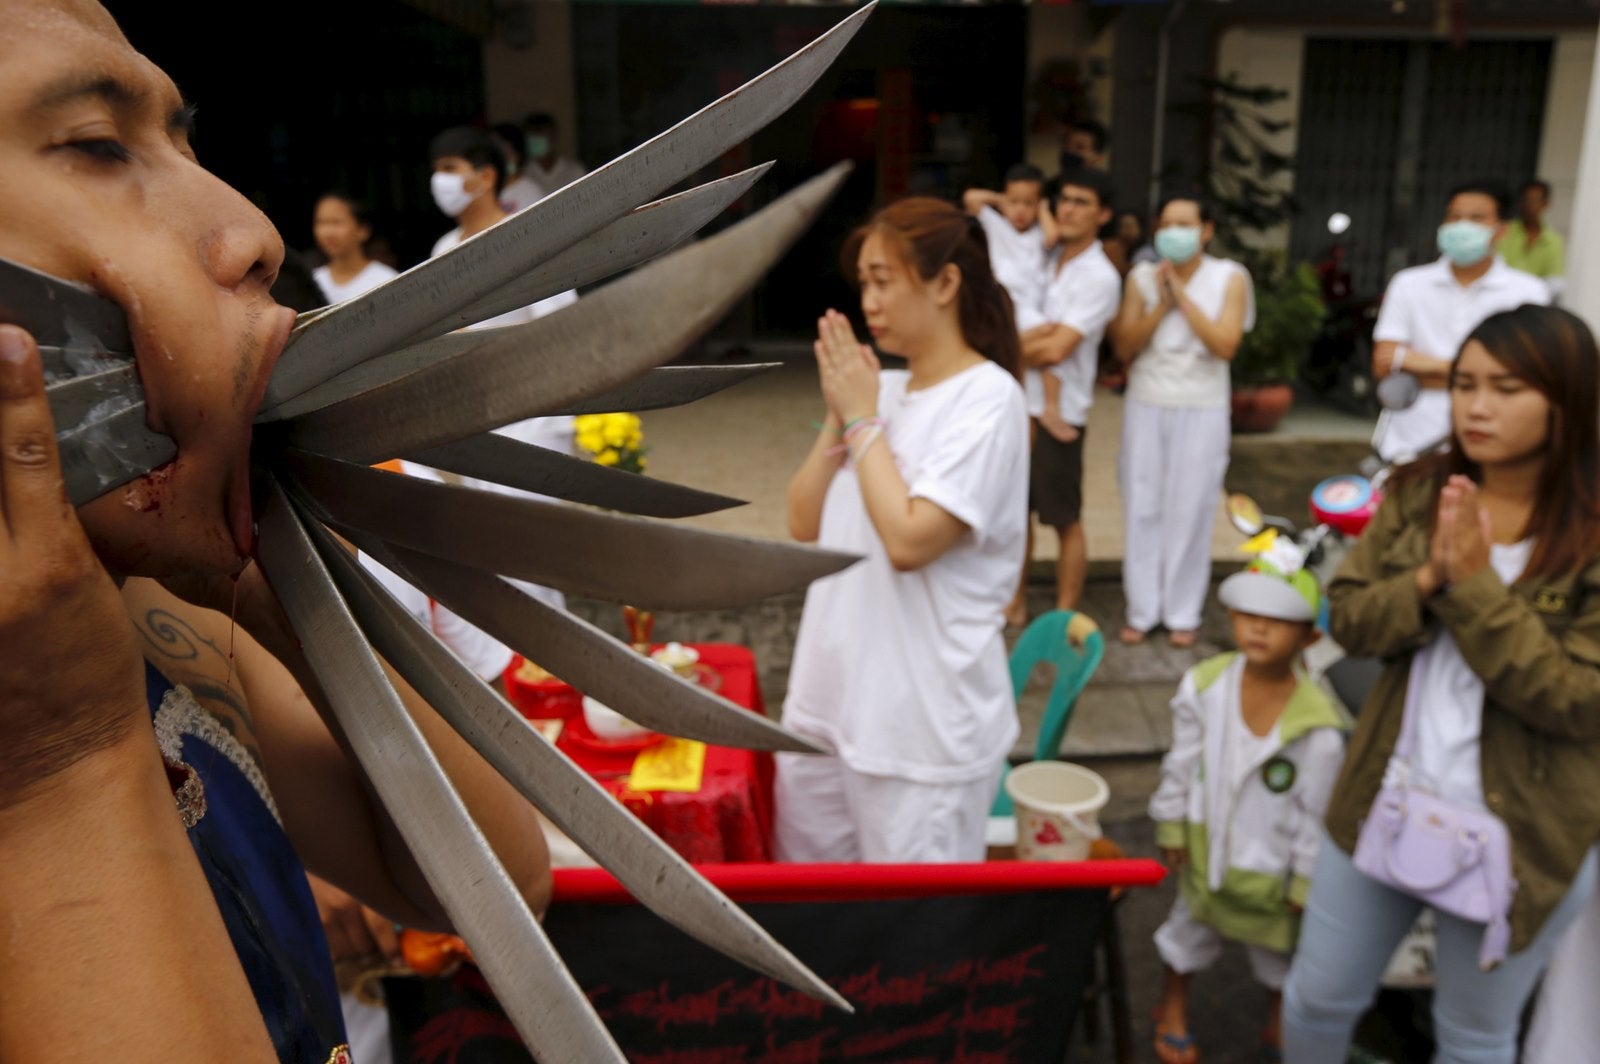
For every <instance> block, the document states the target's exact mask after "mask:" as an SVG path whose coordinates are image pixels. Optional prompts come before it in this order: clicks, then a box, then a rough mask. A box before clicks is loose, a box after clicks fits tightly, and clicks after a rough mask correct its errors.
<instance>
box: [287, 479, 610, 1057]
mask: <svg viewBox="0 0 1600 1064" xmlns="http://www.w3.org/2000/svg"><path fill="white" fill-rule="evenodd" d="M267 496H268V497H267V500H266V505H265V507H264V508H263V510H262V513H261V543H260V561H261V565H262V567H263V569H264V570H265V571H266V573H267V576H268V578H269V579H270V580H271V582H272V587H273V589H274V590H275V591H276V592H277V594H278V599H279V601H280V602H282V603H283V609H284V612H285V613H286V614H287V615H288V617H289V620H290V623H291V624H292V625H293V627H294V631H295V635H296V636H297V637H298V638H299V639H300V642H301V645H302V646H304V648H305V653H306V658H307V660H308V661H309V662H310V663H311V667H312V669H313V670H315V672H316V674H317V679H318V680H319V681H320V683H321V684H322V686H323V690H324V693H325V694H326V695H327V698H328V702H329V704H330V708H331V709H332V710H333V713H334V716H335V718H336V719H337V720H338V723H339V727H340V728H341V729H342V730H343V732H344V734H345V737H346V739H348V741H349V743H350V747H351V749H352V750H353V751H354V752H355V755H356V758H357V760H359V761H360V763H361V767H362V768H363V769H364V770H365V772H366V774H367V778H368V779H370V780H371V781H372V785H373V787H374V789H376V791H377V792H378V796H379V797H380V798H381V799H382V800H383V804H384V806H385V807H386V808H387V809H388V810H389V813H390V814H391V816H392V818H393V819H394V822H395V825H396V826H397V827H398V828H399V830H400V833H401V835H402V836H403V837H404V839H405V842H406V846H407V847H408V848H409V849H410V850H411V852H412V854H413V855H414V856H415V857H416V859H417V864H418V866H419V867H420V868H421V870H422V873H423V875H424V876H425V877H426V879H427V881H428V885H429V886H430V887H431V888H432V889H433V892H434V894H435V895H436V896H437V897H438V898H439V901H440V902H441V903H442V904H443V905H444V907H445V910H446V912H448V913H449V915H450V919H451V921H452V923H453V924H454V925H455V928H456V930H457V931H458V932H460V933H461V935H462V936H463V937H465V938H466V940H467V942H468V943H469V944H470V945H471V946H472V952H473V958H474V960H475V961H476V963H477V964H478V966H479V967H480V968H482V969H483V973H484V975H485V976H487V977H488V980H489V983H490V985H492V986H493V987H494V988H495V990H496V994H497V996H498V998H499V1000H500V1003H501V1005H502V1006H504V1008H505V1010H506V1014H507V1015H508V1016H510V1017H511V1020H512V1022H513V1023H514V1024H515V1025H516V1028H517V1032H518V1033H519V1034H521V1036H522V1038H523V1041H524V1042H526V1043H527V1045H528V1047H529V1049H530V1050H532V1052H533V1053H534V1055H535V1056H536V1057H538V1058H539V1059H540V1060H544V1061H551V1062H558V1061H563V1062H564V1061H571V1060H585V1061H587V1060H609V1061H617V1062H621V1061H622V1060H623V1059H624V1058H623V1056H622V1051H621V1050H620V1049H618V1048H617V1045H616V1043H615V1042H614V1041H612V1039H611V1035H610V1033H609V1032H607V1030H606V1029H605V1025H604V1024H602V1023H601V1022H600V1018H599V1016H597V1015H596V1014H595V1012H594V1009H593V1008H592V1007H591V1006H590V1004H589V1001H588V998H586V997H585V996H584V994H583V991H582V990H580V989H579V988H578V985H577V984H576V983H575V982H574V981H573V979H572V976H571V975H570V974H569V973H568V972H567V970H566V967H565V966H564V965H563V964H562V963H561V958H560V957H559V956H557V954H556V952H555V949H554V948H553V947H552V946H551V945H550V941H549V939H547V938H546V937H545V934H544V931H543V930H542V929H541V928H540V927H539V924H538V922H537V921H536V920H535V919H534V918H533V914H532V913H530V912H529V911H528V907H527V904H526V903H525V902H524V901H523V899H522V896H521V895H520V894H519V893H518V892H517V889H516V886H515V884H513V883H512V882H511V877H510V876H508V875H507V874H506V871H505V869H504V867H502V866H501V864H500V862H499V860H498V859H497V858H496V857H495V855H494V853H493V852H492V851H491V850H490V849H489V845H488V842H487V841H486V840H485V839H484V837H483V834H482V833H481V832H480V831H479V830H478V826H477V825H476V824H475V823H473V820H472V816H471V814H470V813H469V812H468V811H467V807H466V806H465V805H464V804H463V803H462V801H461V797H460V796H459V795H458V794H457V793H456V790H455V788H454V787H453V786H451V784H450V781H449V779H448V778H447V777H446V776H445V774H444V770H443V769H442V768H440V766H439V762H438V761H437V759H435V758H434V756H433V752H432V751H431V750H430V749H429V748H428V744H427V741H426V740H425V739H424V738H423V736H422V732H421V731H420V730H419V729H418V728H417V726H416V724H415V722H413V721H412V719H411V716H410V714H408V713H407V712H406V709H405V707H404V705H402V704H401V702H400V699H399V696H398V695H396V694H395V691H394V688H393V687H391V686H390V684H389V680H388V677H387V676H385V675H384V672H383V668H382V666H381V665H380V664H379V663H378V659H377V658H376V657H375V656H373V653H372V650H371V649H370V648H369V647H368V646H367V643H366V640H365V639H364V638H363V637H362V635H361V632H360V630H359V629H358V628H357V627H356V624H355V621H354V620H353V619H352V618H351V616H350V614H349V611H348V610H347V609H346V607H345V604H344V601H343V600H342V599H340V597H339V594H338V592H337V590H336V589H335V588H334V585H333V583H332V581H331V579H330V578H329V576H328V572H327V570H326V569H324V568H323V567H322V563H321V561H320V560H319V559H318V557H317V553H316V550H315V548H314V547H313V546H312V544H311V541H310V539H309V538H308V537H307V534H306V530H305V528H304V527H302V525H301V523H300V520H299V518H298V517H296V515H295V514H294V513H293V511H292V510H291V509H290V503H289V500H288V498H287V497H286V496H285V494H284V493H283V490H282V489H281V488H280V487H278V486H277V485H276V484H273V485H272V487H271V488H270V489H269V490H268V492H267Z"/></svg>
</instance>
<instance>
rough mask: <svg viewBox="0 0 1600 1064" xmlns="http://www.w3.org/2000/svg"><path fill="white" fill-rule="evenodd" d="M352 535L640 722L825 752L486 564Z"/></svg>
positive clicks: (722, 740)
mask: <svg viewBox="0 0 1600 1064" xmlns="http://www.w3.org/2000/svg"><path fill="white" fill-rule="evenodd" d="M350 539H351V540H352V541H353V542H354V543H355V544H356V545H357V546H358V547H360V548H361V549H362V550H364V551H366V552H367V553H368V554H370V555H372V556H373V557H374V558H376V559H377V560H378V561H379V562H381V563H383V564H384V565H386V566H388V567H389V568H390V569H392V570H394V571H395V572H396V573H398V574H399V575H400V576H401V577H403V578H405V579H406V580H408V581H410V582H411V583H413V584H415V585H416V586H417V587H420V588H421V589H422V590H424V591H426V592H427V593H428V594H429V595H430V596H431V597H432V598H434V599H435V600H436V601H438V602H441V603H443V604H444V606H445V607H446V608H447V609H449V610H451V611H453V612H455V613H457V614H460V615H461V616H462V617H463V618H465V619H466V620H467V621H468V622H470V623H471V624H474V625H477V626H478V627H479V628H481V629H483V630H484V631H485V632H488V633H489V634H490V635H492V636H494V637H495V638H496V639H498V640H500V641H501V642H502V643H504V644H506V645H507V646H509V647H511V648H512V649H513V650H515V651H517V652H518V653H520V654H522V655H524V656H525V657H527V658H529V659H530V660H532V661H537V662H538V663H539V664H540V665H541V666H543V667H544V668H547V669H549V670H550V671H551V672H552V673H554V674H555V675H557V676H560V677H561V678H562V679H564V680H566V681H567V682H568V683H570V684H572V685H573V686H574V687H576V688H578V689H579V690H582V691H584V692H586V693H588V694H589V695H591V696H593V697H594V698H597V699H599V700H600V701H602V702H604V703H606V704H607V705H610V706H615V707H617V708H618V710H619V711H625V712H626V713H627V715H628V717H629V719H631V720H635V721H637V722H638V723H640V724H643V725H644V726H645V727H647V728H650V729H652V730H654V731H658V732H662V733H664V734H666V735H681V736H683V737H684V738H686V739H699V740H700V741H701V742H707V743H716V744H717V745H718V746H736V747H741V748H743V749H747V750H792V751H795V752H797V753H802V754H820V753H824V752H825V751H824V750H823V749H822V748H821V747H819V746H817V745H816V744H815V743H812V742H811V741H809V740H807V739H802V738H801V737H800V736H798V735H792V734H790V733H789V732H786V731H784V730H783V729H782V728H780V727H779V726H778V725H776V724H774V723H772V722H771V721H770V720H768V719H767V718H766V717H763V716H760V715H759V714H756V713H752V712H750V711H749V710H747V709H745V708H743V707H742V706H737V705H735V704H734V703H732V702H730V701H728V700H727V699H726V698H723V697H722V696H721V695H717V694H713V693H712V692H710V691H708V690H706V688H704V687H702V686H701V685H699V684H697V683H693V682H691V681H689V680H685V679H684V678H683V677H681V676H679V675H678V674H677V673H675V672H673V671H672V670H670V669H663V668H662V667H661V666H659V665H657V664H656V663H655V662H653V661H651V660H650V659H649V658H647V657H645V656H644V655H643V654H640V653H639V652H638V651H636V650H634V649H633V648H632V647H629V646H627V645H625V644H623V643H620V642H618V641H617V640H616V639H613V638H612V637H611V636H609V635H607V634H606V633H605V632H604V631H602V630H600V629H599V628H596V627H595V626H594V625H592V624H590V623H589V622H587V621H585V620H583V619H581V618H579V617H574V616H573V615H572V614H570V613H568V612H566V611H565V610H558V609H554V608H552V607H550V606H546V605H545V604H544V603H542V602H540V601H538V600H537V599H535V598H533V597H532V596H531V595H527V594H525V593H523V592H522V591H521V590H519V589H518V588H517V587H515V586H514V585H512V584H510V583H507V582H506V581H505V580H502V579H501V578H500V577H498V576H495V575H494V574H492V573H485V572H482V571H480V570H477V569H472V568H469V567H468V566H465V565H459V564H457V563H455V562H450V561H445V560H444V559H443V558H431V557H429V556H428V555H426V554H418V553H417V552H415V551H410V550H406V549H405V548H404V547H396V546H392V545H390V544H387V543H384V542H383V541H382V540H380V539H378V538H377V537H376V536H372V535H368V534H367V533H365V532H353V533H351V534H350Z"/></svg>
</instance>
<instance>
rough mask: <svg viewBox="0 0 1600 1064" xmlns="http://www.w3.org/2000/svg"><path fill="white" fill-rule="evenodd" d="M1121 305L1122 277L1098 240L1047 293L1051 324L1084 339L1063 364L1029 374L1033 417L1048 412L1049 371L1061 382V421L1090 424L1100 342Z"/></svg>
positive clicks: (1026, 386)
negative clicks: (1046, 376) (1046, 385)
mask: <svg viewBox="0 0 1600 1064" xmlns="http://www.w3.org/2000/svg"><path fill="white" fill-rule="evenodd" d="M1121 302H1122V275H1121V274H1119V273H1117V268H1116V267H1115V266H1113V265H1111V260H1110V259H1109V258H1107V257H1106V253H1105V249H1104V248H1103V247H1101V245H1100V242H1099V241H1098V240H1096V241H1095V242H1094V244H1093V245H1091V246H1090V247H1088V248H1086V249H1084V250H1083V251H1080V252H1079V253H1078V254H1076V255H1074V256H1073V257H1072V258H1070V259H1068V260H1067V261H1066V262H1063V263H1062V264H1061V266H1060V268H1059V269H1057V271H1056V274H1055V276H1054V277H1052V278H1050V282H1049V286H1048V287H1046V288H1045V292H1044V316H1045V320H1046V321H1051V322H1056V323H1058V324H1061V325H1065V326H1066V327H1067V328H1069V329H1071V330H1072V331H1073V332H1075V333H1077V334H1078V335H1079V336H1081V337H1083V339H1082V340H1080V341H1079V342H1078V346H1077V347H1076V348H1074V349H1073V351H1072V354H1070V355H1068V356H1067V357H1066V358H1065V359H1063V360H1062V361H1060V362H1057V363H1056V364H1055V365H1053V366H1046V367H1045V368H1043V369H1030V370H1027V371H1026V372H1025V373H1024V374H1023V379H1022V384H1023V389H1024V391H1025V392H1026V394H1027V398H1028V414H1029V415H1030V416H1032V417H1038V416H1039V415H1040V414H1042V413H1044V383H1043V380H1042V377H1041V375H1042V374H1045V373H1049V374H1051V375H1052V376H1054V377H1055V378H1056V379H1057V380H1059V381H1060V382H1061V402H1060V405H1059V413H1060V414H1061V419H1062V420H1063V421H1065V422H1066V423H1067V424H1069V425H1077V426H1078V427H1079V428H1082V427H1083V426H1084V423H1085V422H1086V421H1087V420H1088V417H1089V407H1090V405H1091V404H1093V402H1094V378H1095V370H1096V369H1097V368H1098V365H1099V361H1100V341H1101V339H1102V338H1104V336H1105V334H1106V326H1108V325H1110V324H1111V319H1112V318H1114V317H1116V316H1117V308H1118V306H1119V305H1120V304H1121Z"/></svg>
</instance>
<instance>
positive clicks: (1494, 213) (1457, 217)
mask: <svg viewBox="0 0 1600 1064" xmlns="http://www.w3.org/2000/svg"><path fill="white" fill-rule="evenodd" d="M1444 220H1445V223H1446V224H1449V223H1450V222H1477V223H1478V224H1479V225H1486V226H1488V227H1489V228H1490V229H1493V230H1494V235H1495V239H1496V240H1498V239H1500V234H1501V232H1502V231H1503V229H1504V224H1503V222H1502V220H1501V218H1500V205H1499V204H1497V203H1495V201H1494V197H1493V196H1491V195H1489V194H1488V193H1486V192H1461V193H1457V194H1456V195H1455V196H1452V197H1451V198H1450V202H1449V203H1448V204H1447V205H1446V206H1445V210H1444Z"/></svg>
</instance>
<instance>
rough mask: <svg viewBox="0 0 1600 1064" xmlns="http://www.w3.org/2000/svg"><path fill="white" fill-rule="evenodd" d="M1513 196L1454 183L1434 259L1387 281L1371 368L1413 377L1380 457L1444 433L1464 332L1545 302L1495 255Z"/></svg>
mask: <svg viewBox="0 0 1600 1064" xmlns="http://www.w3.org/2000/svg"><path fill="white" fill-rule="evenodd" d="M1510 203H1511V197H1510V194H1509V193H1508V192H1507V190H1506V186H1505V185H1504V184H1502V183H1501V182H1498V181H1493V180H1477V181H1467V182H1463V183H1462V184H1460V185H1457V186H1456V188H1455V189H1454V191H1452V192H1451V193H1450V200H1449V203H1448V204H1447V205H1446V207H1445V212H1444V222H1443V224H1441V225H1440V226H1439V235H1438V245H1439V252H1440V256H1439V258H1438V260H1437V261H1434V262H1430V263H1428V264H1427V265H1425V266H1413V267H1411V268H1410V269H1405V270H1401V271H1400V272H1399V273H1397V274H1395V275H1394V278H1393V279H1392V280H1390V282H1389V288H1388V290H1387V291H1386V292H1385V293H1384V296H1383V309H1382V310H1381V311H1380V312H1379V314H1378V324H1377V327H1376V328H1375V329H1374V330H1373V341H1374V344H1373V350H1372V371H1373V375H1374V376H1375V377H1377V378H1378V379H1379V380H1382V379H1383V378H1384V377H1387V376H1389V375H1390V374H1392V373H1400V372H1404V373H1409V374H1411V375H1412V376H1414V377H1416V378H1417V383H1418V384H1420V385H1421V386H1422V392H1421V394H1420V395H1419V396H1418V397H1417V401H1416V402H1415V403H1414V404H1412V406H1411V407H1410V408H1409V409H1406V410H1397V411H1385V412H1384V413H1383V415H1382V416H1381V417H1380V418H1379V419H1378V428H1377V431H1376V432H1374V433H1373V436H1372V446H1373V448H1374V449H1376V450H1377V452H1378V454H1379V456H1380V457H1382V458H1383V459H1384V460H1385V461H1394V460H1396V459H1404V458H1408V457H1414V456H1416V455H1418V454H1421V453H1422V452H1423V451H1426V450H1427V449H1429V448H1431V447H1432V446H1433V445H1434V444H1437V443H1439V442H1441V441H1442V440H1443V439H1444V438H1445V437H1446V436H1447V435H1449V432H1450V394H1449V392H1448V391H1447V389H1448V387H1449V384H1450V367H1451V365H1452V364H1453V363H1454V362H1455V359H1456V354H1457V352H1458V351H1459V350H1460V348H1461V345H1462V343H1463V342H1465V340H1466V338H1467V335H1468V334H1469V333H1471V332H1472V330H1473V329H1475V328H1477V327H1478V325H1479V324H1480V323H1481V322H1482V321H1483V319H1485V318H1487V317H1488V316H1489V315H1491V314H1496V313H1499V312H1500V311H1502V310H1512V309H1514V308H1516V307H1520V306H1522V305H1523V304H1524V303H1538V304H1541V305H1543V304H1548V303H1549V302H1550V290H1549V288H1548V287H1547V286H1546V285H1545V284H1544V282H1542V281H1540V280H1539V279H1538V278H1537V277H1534V276H1533V275H1532V274H1527V273H1523V272H1522V271H1521V270H1513V269H1512V268H1511V267H1509V266H1507V265H1506V264H1505V262H1504V261H1503V260H1502V259H1501V258H1500V257H1499V256H1498V255H1496V254H1495V252H1494V245H1495V242H1496V241H1498V240H1499V239H1500V237H1501V236H1502V235H1503V234H1504V233H1505V228H1506V226H1505V223H1506V214H1507V213H1508V211H1509V210H1510Z"/></svg>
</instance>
